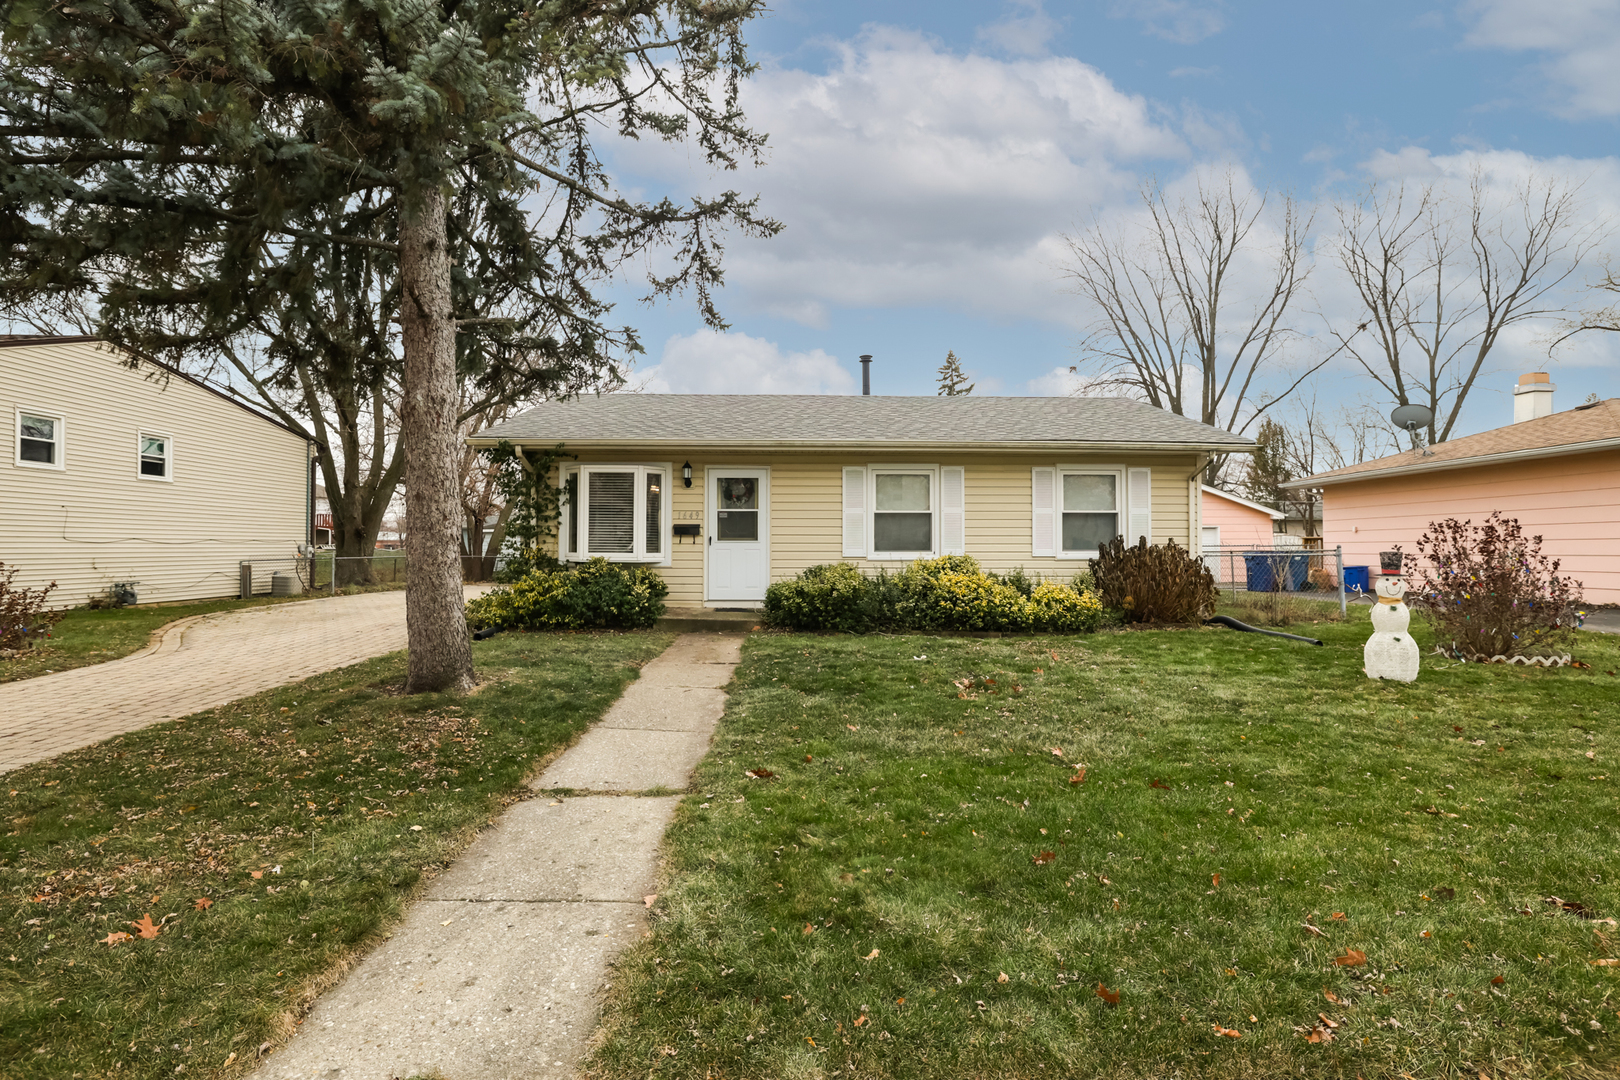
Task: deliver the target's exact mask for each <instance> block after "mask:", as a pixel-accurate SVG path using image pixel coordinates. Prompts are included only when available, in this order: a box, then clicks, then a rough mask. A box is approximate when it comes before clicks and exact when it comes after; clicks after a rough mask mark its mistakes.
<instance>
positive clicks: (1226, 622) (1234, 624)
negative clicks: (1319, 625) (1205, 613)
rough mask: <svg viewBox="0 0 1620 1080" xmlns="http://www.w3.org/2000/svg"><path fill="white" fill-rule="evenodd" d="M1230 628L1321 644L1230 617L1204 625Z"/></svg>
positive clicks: (1206, 622)
mask: <svg viewBox="0 0 1620 1080" xmlns="http://www.w3.org/2000/svg"><path fill="white" fill-rule="evenodd" d="M1212 624H1213V625H1216V626H1230V627H1231V628H1232V629H1233V630H1242V631H1243V632H1244V633H1246V634H1269V635H1271V636H1272V637H1281V638H1287V639H1288V640H1289V641H1303V642H1304V643H1305V644H1307V645H1320V644H1322V642H1321V641H1320V640H1319V639H1317V638H1313V637H1300V636H1299V635H1298V634H1285V633H1283V632H1282V631H1281V630H1262V629H1260V628H1259V627H1258V626H1250V625H1249V624H1248V623H1242V622H1238V621H1237V620H1236V619H1234V618H1232V616H1230V615H1217V616H1215V617H1214V618H1213V619H1205V620H1204V625H1205V626H1209V625H1212Z"/></svg>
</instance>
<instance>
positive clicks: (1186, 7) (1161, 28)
mask: <svg viewBox="0 0 1620 1080" xmlns="http://www.w3.org/2000/svg"><path fill="white" fill-rule="evenodd" d="M1220 9H1221V5H1220V4H1216V3H1203V4H1199V3H1193V2H1191V0H1115V2H1114V5H1113V7H1112V9H1111V10H1110V11H1109V14H1110V15H1112V16H1113V17H1114V18H1116V19H1135V20H1137V21H1138V22H1140V23H1141V24H1142V26H1143V28H1144V29H1146V30H1147V32H1148V33H1150V34H1152V35H1154V36H1155V37H1161V38H1164V39H1165V40H1166V41H1173V42H1175V43H1176V44H1178V45H1191V44H1193V43H1195V42H1199V41H1203V40H1204V39H1205V38H1207V37H1212V36H1213V35H1215V34H1218V33H1220V32H1221V31H1222V30H1223V29H1225V27H1226V19H1225V17H1224V16H1222V15H1221V10H1220Z"/></svg>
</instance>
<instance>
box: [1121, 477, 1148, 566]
mask: <svg viewBox="0 0 1620 1080" xmlns="http://www.w3.org/2000/svg"><path fill="white" fill-rule="evenodd" d="M1125 486H1126V490H1127V491H1128V493H1129V494H1128V495H1127V498H1128V499H1129V506H1130V525H1131V530H1130V532H1128V533H1126V534H1125V544H1126V546H1127V547H1129V546H1131V545H1133V544H1135V543H1136V542H1137V540H1139V539H1140V538H1142V537H1144V536H1145V537H1147V542H1148V543H1150V544H1151V543H1153V470H1152V469H1131V470H1130V478H1129V479H1128V481H1127V482H1126V485H1125Z"/></svg>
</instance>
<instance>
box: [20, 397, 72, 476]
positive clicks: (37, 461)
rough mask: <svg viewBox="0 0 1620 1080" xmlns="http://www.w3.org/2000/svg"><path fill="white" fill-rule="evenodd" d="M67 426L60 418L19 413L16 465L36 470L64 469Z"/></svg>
mask: <svg viewBox="0 0 1620 1080" xmlns="http://www.w3.org/2000/svg"><path fill="white" fill-rule="evenodd" d="M66 442H67V425H66V423H65V422H64V421H63V419H62V418H61V417H60V416H52V415H50V414H49V413H38V412H29V411H24V410H21V409H19V410H18V411H17V443H16V448H17V464H18V465H26V466H28V467H29V468H33V469H60V468H63V467H64V464H63V462H64V458H65V457H66V454H65V449H66Z"/></svg>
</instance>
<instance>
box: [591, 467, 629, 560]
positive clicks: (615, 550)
mask: <svg viewBox="0 0 1620 1080" xmlns="http://www.w3.org/2000/svg"><path fill="white" fill-rule="evenodd" d="M585 483H586V495H587V496H588V501H589V503H590V507H589V513H590V520H589V521H587V522H586V523H585V528H586V543H587V545H588V547H587V549H586V550H587V551H589V553H590V554H592V555H629V554H632V553H633V552H634V551H635V544H636V527H635V520H636V474H635V473H633V472H595V471H592V472H589V473H587V474H586V482H585Z"/></svg>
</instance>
